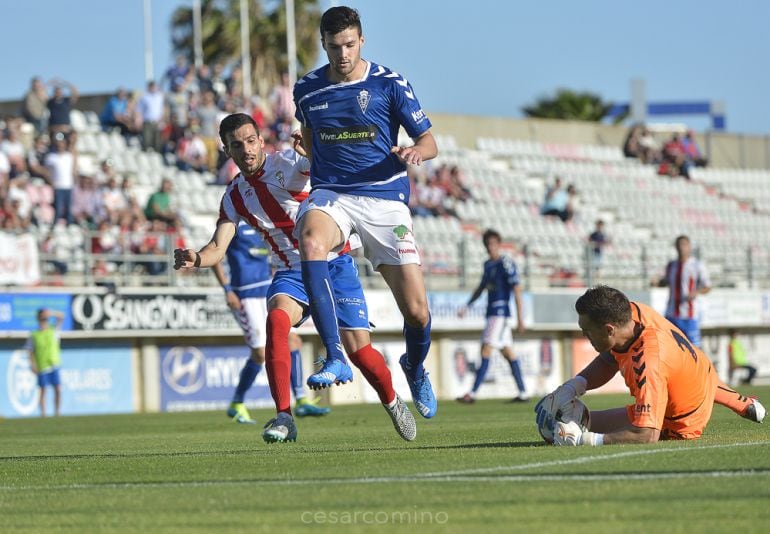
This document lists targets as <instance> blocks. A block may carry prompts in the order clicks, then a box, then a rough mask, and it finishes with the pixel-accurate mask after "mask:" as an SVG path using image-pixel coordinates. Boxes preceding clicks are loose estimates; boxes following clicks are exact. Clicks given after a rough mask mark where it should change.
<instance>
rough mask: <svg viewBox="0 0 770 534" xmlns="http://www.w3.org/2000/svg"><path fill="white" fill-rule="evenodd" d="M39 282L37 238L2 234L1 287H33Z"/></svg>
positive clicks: (0, 237)
mask: <svg viewBox="0 0 770 534" xmlns="http://www.w3.org/2000/svg"><path fill="white" fill-rule="evenodd" d="M39 282H40V264H39V261H38V255H37V242H36V241H35V237H34V236H33V235H32V234H24V235H14V234H8V233H4V232H0V285H18V286H31V285H35V284H37V283H39Z"/></svg>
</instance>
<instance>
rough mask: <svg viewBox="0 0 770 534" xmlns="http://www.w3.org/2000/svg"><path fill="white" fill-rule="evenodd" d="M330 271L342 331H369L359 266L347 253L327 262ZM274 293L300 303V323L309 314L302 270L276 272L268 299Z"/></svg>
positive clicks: (268, 292) (338, 320) (268, 299)
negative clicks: (359, 277)
mask: <svg viewBox="0 0 770 534" xmlns="http://www.w3.org/2000/svg"><path fill="white" fill-rule="evenodd" d="M329 274H330V275H331V280H332V291H333V292H334V309H335V311H336V312H337V323H338V324H339V327H340V328H341V329H343V330H367V331H368V330H370V328H369V311H368V310H367V308H366V299H365V298H364V288H362V287H361V281H360V280H359V279H358V267H356V263H355V261H353V258H351V257H350V256H349V255H347V254H343V255H342V256H339V257H338V258H335V259H333V260H332V261H330V262H329ZM276 295H287V296H288V297H290V298H291V299H293V300H295V301H296V302H298V303H300V304H301V305H302V319H301V320H300V321H299V322H298V323H297V324H295V325H294V326H299V325H301V324H302V323H304V322H305V321H306V320H307V318H308V317H310V308H309V306H308V297H307V291H305V286H304V284H303V283H302V272H301V271H278V272H277V273H275V276H274V277H273V283H272V284H270V289H268V290H267V301H268V302H270V299H272V298H273V297H274V296H276Z"/></svg>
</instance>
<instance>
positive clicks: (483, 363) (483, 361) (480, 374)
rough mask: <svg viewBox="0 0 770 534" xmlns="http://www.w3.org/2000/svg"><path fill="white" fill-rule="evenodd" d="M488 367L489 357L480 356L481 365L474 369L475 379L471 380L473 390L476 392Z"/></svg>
mask: <svg viewBox="0 0 770 534" xmlns="http://www.w3.org/2000/svg"><path fill="white" fill-rule="evenodd" d="M488 369H489V358H481V366H480V367H479V368H478V369H477V370H476V380H474V381H473V389H472V390H471V391H473V392H474V393H476V392H477V391H478V390H479V388H480V387H481V384H482V383H483V382H484V378H486V376H487V370H488Z"/></svg>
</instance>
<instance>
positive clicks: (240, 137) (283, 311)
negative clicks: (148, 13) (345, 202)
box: [174, 113, 416, 443]
mask: <svg viewBox="0 0 770 534" xmlns="http://www.w3.org/2000/svg"><path fill="white" fill-rule="evenodd" d="M219 135H220V138H221V139H222V142H223V145H224V150H225V153H226V154H227V155H228V156H230V157H231V158H232V159H233V161H234V162H235V164H236V165H237V166H238V169H239V170H240V171H241V172H240V174H239V175H238V176H236V177H235V179H234V180H233V181H232V182H231V183H230V185H228V187H227V189H226V191H225V194H224V196H223V197H222V201H221V203H220V217H219V221H218V222H217V228H216V231H215V232H214V235H213V237H212V239H211V241H209V243H208V244H207V245H206V246H204V247H203V248H202V249H200V250H199V251H197V252H196V251H194V250H191V249H176V250H175V251H174V268H176V269H180V268H185V269H189V268H194V267H210V266H212V265H214V264H216V263H218V262H220V261H221V260H222V258H223V257H224V255H225V251H226V249H227V247H228V246H229V244H230V242H231V241H232V239H233V236H234V234H235V228H236V225H237V224H238V223H239V222H240V221H241V220H243V221H246V222H247V223H249V224H250V225H251V226H252V227H253V228H255V229H256V230H258V231H259V232H260V234H261V235H262V236H263V238H264V239H265V242H266V243H267V244H268V246H269V247H270V248H271V250H272V252H273V254H274V259H273V261H274V264H275V267H276V269H277V270H276V273H275V275H274V277H273V282H272V283H271V284H270V288H269V289H268V293H267V299H268V302H267V307H268V314H267V327H266V330H267V343H266V346H265V363H266V367H267V377H268V382H269V384H270V393H271V394H272V396H273V400H274V401H275V407H276V412H277V413H276V416H275V417H274V418H273V419H271V420H270V421H268V423H267V424H266V425H265V430H264V431H263V433H262V438H263V439H264V440H265V441H266V442H268V443H274V442H285V441H296V439H297V427H296V425H295V423H294V418H293V417H292V412H291V397H290V369H291V358H290V342H289V336H290V329H291V327H292V326H293V325H294V326H296V325H299V324H301V323H302V322H303V321H304V320H305V319H306V318H307V316H308V301H309V299H308V296H307V293H306V291H305V286H304V285H303V281H302V274H301V272H300V271H298V270H296V268H297V266H298V264H299V253H298V251H297V241H296V240H295V238H294V237H293V232H294V221H295V218H296V213H297V210H298V207H299V203H300V202H301V201H302V200H303V199H304V198H306V196H307V193H308V189H309V184H308V176H307V174H308V168H309V162H308V161H307V160H305V159H302V158H301V157H300V156H299V153H295V152H291V151H284V152H279V153H277V154H270V155H266V154H265V152H264V150H263V149H264V139H263V138H262V136H261V135H260V134H259V131H258V130H257V126H256V123H255V122H254V119H253V118H252V117H250V116H249V115H246V114H244V113H235V114H232V115H228V116H227V117H225V118H224V119H223V120H222V122H221V123H220V126H219ZM295 140H296V141H295V148H296V150H298V151H299V150H302V147H301V145H300V144H299V142H300V140H299V138H298V137H295ZM341 245H342V247H341V248H342V250H341V251H340V253H333V254H329V255H327V256H325V257H324V262H325V263H326V262H327V260H328V267H327V270H328V271H329V273H330V279H331V280H330V282H329V283H330V286H331V287H330V288H329V292H330V294H331V298H332V299H333V302H332V303H331V310H332V312H333V314H334V317H333V318H332V319H333V320H334V321H335V327H336V325H337V324H339V327H340V329H342V330H343V334H344V335H343V336H341V337H342V339H341V342H342V343H343V344H344V346H345V349H346V350H347V351H348V354H349V356H350V359H351V361H353V363H354V364H356V366H358V367H359V369H361V372H362V373H363V375H364V377H365V378H366V379H367V381H368V382H369V384H370V385H372V387H374V389H375V390H376V391H377V393H378V395H379V396H380V399H381V401H382V403H383V406H384V407H385V409H386V411H387V412H388V414H389V415H390V418H391V421H392V422H393V425H394V427H395V428H396V430H397V432H398V433H399V435H400V436H401V437H402V438H403V439H405V440H409V441H411V440H413V439H414V438H415V437H416V426H415V424H414V418H413V417H412V415H411V413H410V412H409V410H408V408H407V406H406V404H405V403H404V402H403V401H401V400H400V399H399V398H398V396H397V395H396V393H395V390H394V389H393V383H392V380H391V377H390V371H389V370H388V367H387V364H386V363H385V360H384V358H383V356H382V354H380V353H379V352H378V351H377V350H376V349H374V348H373V347H372V346H371V339H370V337H369V318H368V312H367V309H366V300H365V298H364V293H363V288H362V287H361V282H360V281H359V279H358V270H357V269H356V266H355V263H354V262H353V260H352V259H351V257H350V256H349V255H348V254H343V253H342V252H344V251H345V248H347V247H348V244H347V242H346V243H342V244H341ZM347 370H348V373H346V374H345V375H342V374H339V375H335V376H333V377H329V376H326V375H325V374H324V370H323V369H321V371H319V372H316V373H314V374H313V375H311V377H310V378H309V379H308V384H309V385H310V384H311V379H314V377H315V380H316V382H314V383H319V384H320V383H328V384H331V383H343V382H349V381H350V380H352V379H353V373H352V370H350V368H349V367H348V368H347ZM311 387H312V386H311Z"/></svg>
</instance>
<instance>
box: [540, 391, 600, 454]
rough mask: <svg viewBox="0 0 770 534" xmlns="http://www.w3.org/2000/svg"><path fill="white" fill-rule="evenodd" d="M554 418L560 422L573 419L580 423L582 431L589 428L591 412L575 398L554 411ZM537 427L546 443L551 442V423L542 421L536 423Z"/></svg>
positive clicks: (567, 421)
mask: <svg viewBox="0 0 770 534" xmlns="http://www.w3.org/2000/svg"><path fill="white" fill-rule="evenodd" d="M556 419H558V420H559V421H561V422H562V423H569V422H570V421H574V422H576V423H577V424H578V425H580V428H581V429H582V430H583V431H584V432H585V431H586V430H588V429H589V428H591V412H590V410H589V409H588V406H586V405H585V404H583V401H581V400H580V399H577V398H575V399H572V400H571V401H569V403H568V404H567V407H566V408H564V409H562V410H559V411H558V412H556ZM537 429H538V431H539V432H540V435H541V436H542V438H543V439H544V440H545V442H546V443H548V444H553V425H552V424H551V423H550V421H547V420H546V421H543V423H542V424H540V425H538V427H537Z"/></svg>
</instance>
